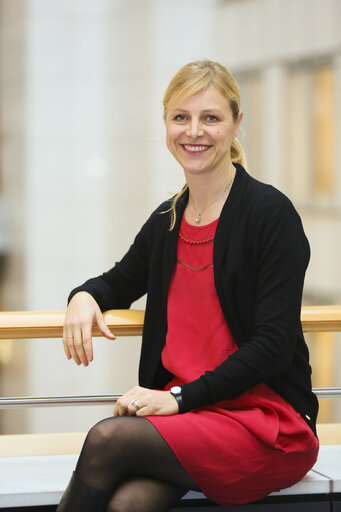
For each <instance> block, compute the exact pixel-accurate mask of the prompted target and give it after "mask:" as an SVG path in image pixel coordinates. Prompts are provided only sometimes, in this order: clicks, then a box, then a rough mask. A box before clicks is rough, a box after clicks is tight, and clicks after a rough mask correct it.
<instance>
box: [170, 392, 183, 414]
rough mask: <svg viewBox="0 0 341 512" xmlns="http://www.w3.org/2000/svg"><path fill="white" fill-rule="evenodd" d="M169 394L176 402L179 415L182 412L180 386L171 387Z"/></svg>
mask: <svg viewBox="0 0 341 512" xmlns="http://www.w3.org/2000/svg"><path fill="white" fill-rule="evenodd" d="M169 391H170V392H171V394H172V395H173V396H174V397H175V399H176V401H177V402H178V406H179V413H180V414H181V413H182V412H184V403H183V401H182V393H181V387H180V386H173V387H172V388H170V390H169Z"/></svg>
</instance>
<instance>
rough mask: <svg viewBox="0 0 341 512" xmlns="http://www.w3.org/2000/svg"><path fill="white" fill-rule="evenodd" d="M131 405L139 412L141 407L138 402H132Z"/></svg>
mask: <svg viewBox="0 0 341 512" xmlns="http://www.w3.org/2000/svg"><path fill="white" fill-rule="evenodd" d="M130 403H131V405H133V406H134V407H135V409H136V410H137V411H138V410H139V408H140V407H139V405H138V403H137V402H135V400H132V401H131V402H130Z"/></svg>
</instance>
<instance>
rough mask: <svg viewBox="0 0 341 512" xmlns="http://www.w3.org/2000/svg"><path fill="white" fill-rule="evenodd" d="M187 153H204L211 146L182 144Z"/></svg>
mask: <svg viewBox="0 0 341 512" xmlns="http://www.w3.org/2000/svg"><path fill="white" fill-rule="evenodd" d="M181 145H182V147H183V148H184V150H185V151H186V152H189V153H203V152H204V151H206V150H207V149H209V148H210V147H211V146H204V145H199V144H181Z"/></svg>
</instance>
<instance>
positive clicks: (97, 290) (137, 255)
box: [68, 219, 150, 311]
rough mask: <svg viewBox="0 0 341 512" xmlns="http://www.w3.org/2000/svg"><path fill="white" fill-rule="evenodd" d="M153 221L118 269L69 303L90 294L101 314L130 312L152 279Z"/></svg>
mask: <svg viewBox="0 0 341 512" xmlns="http://www.w3.org/2000/svg"><path fill="white" fill-rule="evenodd" d="M149 225H150V219H149V220H148V221H147V222H146V223H145V224H144V226H143V227H142V229H141V230H140V232H139V233H138V234H137V236H136V237H135V240H134V242H133V244H132V245H131V247H130V248H129V250H128V252H127V253H126V254H125V256H124V257H123V258H122V259H121V261H119V262H117V263H116V264H115V266H114V267H113V268H112V269H110V270H109V271H107V272H104V273H103V274H102V275H100V276H98V277H94V278H92V279H89V280H88V281H86V282H85V283H84V284H82V285H81V286H78V287H77V288H75V289H74V290H72V292H71V293H70V295H69V297H68V302H70V300H71V299H72V297H73V296H74V295H75V294H76V293H78V292H80V291H86V292H88V293H90V295H92V296H93V297H94V299H95V300H96V302H97V303H98V304H99V306H100V308H101V311H106V310H108V309H128V308H129V307H130V305H131V303H132V302H134V301H135V300H137V299H138V298H140V297H142V296H143V295H144V294H145V293H146V291H147V282H148V275H149V245H150V240H149V238H150V235H149V231H150V229H149Z"/></svg>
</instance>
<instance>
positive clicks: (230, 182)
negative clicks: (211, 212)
mask: <svg viewBox="0 0 341 512" xmlns="http://www.w3.org/2000/svg"><path fill="white" fill-rule="evenodd" d="M234 176H235V173H232V176H231V179H230V181H229V183H228V185H227V187H226V188H225V190H224V193H223V194H221V195H219V196H218V197H216V198H215V199H214V200H213V201H211V202H210V203H208V205H207V206H205V208H204V209H203V210H201V212H198V214H197V216H196V217H195V219H194V222H195V223H196V224H200V222H201V216H202V214H203V213H204V212H205V211H206V210H207V208H209V207H210V206H211V205H212V204H213V203H215V202H216V201H218V199H220V198H221V197H223V195H225V194H226V192H227V191H230V188H231V185H232V181H233V178H234Z"/></svg>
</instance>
